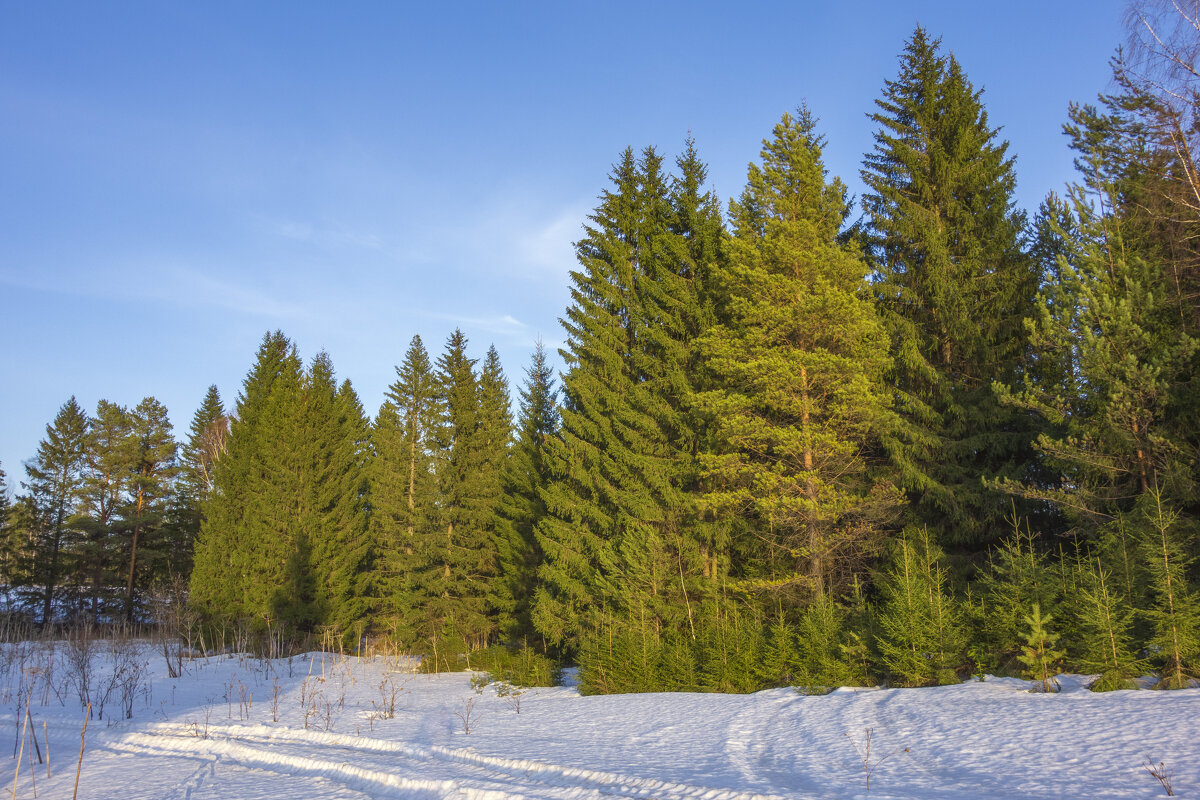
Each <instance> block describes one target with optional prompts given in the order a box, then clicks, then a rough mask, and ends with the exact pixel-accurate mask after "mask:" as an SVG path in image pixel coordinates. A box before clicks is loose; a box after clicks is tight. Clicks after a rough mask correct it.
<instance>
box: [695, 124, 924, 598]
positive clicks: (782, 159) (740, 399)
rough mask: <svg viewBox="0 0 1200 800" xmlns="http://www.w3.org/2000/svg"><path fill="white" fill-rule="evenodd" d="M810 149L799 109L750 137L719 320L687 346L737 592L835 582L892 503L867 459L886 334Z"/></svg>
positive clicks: (713, 498) (883, 389) (875, 536)
mask: <svg viewBox="0 0 1200 800" xmlns="http://www.w3.org/2000/svg"><path fill="white" fill-rule="evenodd" d="M823 147H824V140H823V138H822V137H821V136H820V135H818V134H817V132H816V122H815V120H814V119H813V117H812V115H811V114H810V113H809V111H808V110H807V109H806V108H801V109H800V110H799V111H798V113H797V115H796V116H792V115H790V114H785V115H784V117H783V119H782V120H781V121H780V122H779V124H777V125H776V126H775V129H774V133H773V136H772V138H771V139H769V140H766V141H764V143H763V149H762V163H761V165H758V164H754V165H751V167H750V169H749V176H748V180H747V186H746V189H745V191H744V192H743V194H742V197H741V198H740V200H739V201H738V202H736V203H733V204H732V205H731V215H732V218H733V223H734V237H733V241H732V242H731V244H730V264H729V267H728V273H727V276H726V278H725V279H726V280H727V281H728V285H727V286H726V289H725V290H726V294H727V296H728V298H729V299H728V301H727V302H728V308H727V316H728V320H727V321H725V322H724V323H723V324H719V325H717V326H715V327H714V328H713V329H712V330H711V331H710V332H709V334H708V335H706V336H705V337H704V338H703V339H702V340H701V342H700V348H701V352H702V354H703V355H704V357H705V362H706V367H707V370H708V371H709V375H710V380H711V385H712V386H713V387H714V388H712V389H710V390H709V391H706V392H703V393H701V394H700V395H699V396H698V398H697V401H698V403H699V405H700V406H701V407H702V408H703V409H704V410H705V411H706V412H707V413H708V416H709V417H710V418H711V420H712V425H713V428H714V430H715V436H716V440H717V443H718V448H719V449H718V450H717V452H716V454H714V455H709V456H706V457H704V460H703V463H704V465H705V468H706V472H707V475H708V478H709V481H710V483H711V486H712V488H711V490H710V491H709V492H708V494H707V495H706V497H705V502H706V503H707V505H708V506H709V507H710V508H711V509H713V510H714V511H715V512H716V513H718V514H723V515H730V514H733V515H737V514H746V515H747V516H748V517H749V518H750V522H749V524H750V526H751V528H752V530H753V535H754V538H755V540H756V541H758V542H760V545H759V549H758V552H757V553H756V554H755V557H756V560H757V565H758V566H757V574H753V573H752V574H751V575H750V576H749V577H750V578H752V579H753V582H752V583H750V584H747V586H751V587H754V588H757V589H759V590H760V591H761V590H768V591H770V592H772V593H774V594H776V595H777V596H778V594H779V593H781V592H782V593H783V596H784V597H786V598H787V601H788V602H789V603H793V604H794V603H798V602H799V603H803V602H806V601H807V600H808V599H810V598H813V597H816V596H819V595H820V594H821V593H822V592H823V591H824V589H825V587H826V586H827V585H828V584H830V583H831V582H833V583H840V582H841V581H844V580H847V579H848V578H849V569H848V567H850V566H853V565H855V564H856V563H858V562H860V561H861V559H862V558H863V557H864V556H866V555H869V554H870V553H871V552H872V550H873V548H874V547H875V546H876V543H877V542H878V540H879V538H880V536H881V532H882V525H883V524H885V523H886V522H888V521H890V520H891V519H894V517H895V514H896V510H897V508H898V507H899V505H900V503H901V497H900V494H899V491H898V490H897V489H896V488H895V487H894V486H892V485H891V484H890V483H889V482H887V480H886V479H885V478H884V476H882V475H881V474H880V472H879V469H878V467H879V466H880V458H879V455H880V453H881V450H882V446H883V442H884V440H885V439H887V438H890V437H893V436H894V435H895V431H896V428H897V420H896V417H895V414H894V413H893V412H892V409H891V398H890V392H889V389H888V386H887V384H886V383H885V380H884V377H885V375H886V374H887V371H888V369H889V368H890V359H889V356H888V346H889V343H888V337H887V334H886V332H885V330H884V327H883V325H882V323H881V321H880V319H879V317H878V316H877V314H876V312H875V309H874V307H873V305H872V302H871V299H870V297H869V295H868V293H867V283H866V273H867V269H866V264H865V262H864V261H863V259H862V257H861V255H860V253H859V252H857V250H855V249H854V248H853V247H847V246H845V245H843V244H842V242H841V241H839V233H840V228H841V225H842V224H843V222H844V221H845V219H846V215H847V213H848V210H849V207H848V204H847V201H846V189H845V186H844V185H843V184H842V183H841V181H840V180H836V179H835V180H833V181H828V180H827V178H826V170H825V166H824V163H823V161H822V156H821V154H822V149H823Z"/></svg>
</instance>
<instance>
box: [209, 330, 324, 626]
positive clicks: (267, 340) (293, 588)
mask: <svg viewBox="0 0 1200 800" xmlns="http://www.w3.org/2000/svg"><path fill="white" fill-rule="evenodd" d="M302 390H303V369H302V365H301V363H300V359H299V356H297V355H296V351H295V348H294V347H293V345H292V343H291V342H290V341H288V339H287V337H285V336H284V335H283V333H282V332H280V331H275V332H274V333H269V334H267V335H266V336H264V337H263V341H262V344H261V345H260V346H259V350H258V355H257V358H256V360H255V364H254V366H253V367H252V368H251V370H250V372H249V373H248V374H247V376H246V379H245V381H244V382H243V384H242V392H241V394H240V395H239V396H238V402H237V410H236V413H235V415H234V419H233V422H232V423H231V425H230V431H229V444H228V448H227V450H226V452H225V455H224V456H223V457H222V458H221V459H220V461H219V462H218V465H217V469H216V471H215V474H214V480H213V491H212V493H211V494H210V496H209V499H208V502H207V503H206V504H205V505H204V507H203V509H202V510H203V513H204V520H203V522H202V524H201V528H200V536H199V538H198V540H197V542H196V552H195V566H194V568H193V571H192V576H191V582H190V583H191V591H190V598H191V601H192V602H193V603H194V604H195V605H197V606H198V607H199V608H200V609H201V610H203V611H205V612H207V613H208V614H210V615H215V616H223V617H229V618H239V619H244V620H248V621H250V622H251V623H254V624H259V623H261V624H263V625H269V624H272V622H274V621H283V622H285V623H287V624H288V625H290V626H293V627H305V626H310V625H311V624H312V622H313V616H314V615H313V613H312V608H311V606H312V600H313V598H312V586H311V585H308V584H307V583H305V581H306V576H309V575H310V573H309V571H308V565H307V555H308V554H307V552H306V551H305V545H306V543H305V542H303V541H298V540H297V530H296V527H295V521H296V520H297V519H298V518H299V513H300V503H301V500H302V498H303V497H304V487H303V485H302V482H301V481H302V469H303V452H302V449H301V447H300V445H299V434H300V430H301V423H302V421H303V419H304V414H303V398H302Z"/></svg>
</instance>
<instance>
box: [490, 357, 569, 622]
mask: <svg viewBox="0 0 1200 800" xmlns="http://www.w3.org/2000/svg"><path fill="white" fill-rule="evenodd" d="M525 375H526V377H525V384H524V386H523V387H522V388H521V392H520V412H519V417H518V421H517V438H516V442H515V443H514V445H513V448H512V454H511V456H510V457H509V459H508V462H507V463H506V465H505V469H504V473H503V475H502V488H503V492H502V494H501V497H500V503H499V505H498V519H497V523H496V543H497V548H498V552H499V557H500V565H501V576H502V577H501V580H500V582H499V584H498V587H499V591H498V593H497V598H496V600H495V601H494V602H495V604H496V607H497V609H498V610H499V611H500V613H501V624H500V627H501V633H502V634H503V635H504V636H505V637H507V638H508V639H509V641H513V642H516V641H522V640H528V639H529V637H531V636H532V635H533V634H534V628H533V621H532V618H531V616H530V615H531V610H532V602H533V597H534V593H535V591H536V587H537V570H538V565H539V564H540V563H541V561H542V552H541V548H540V546H539V545H538V542H537V537H536V535H535V531H536V529H537V526H538V524H539V523H540V522H541V520H542V518H543V517H545V515H546V505H545V502H544V501H543V500H542V491H543V490H544V489H545V487H546V484H547V481H548V465H547V463H546V449H547V448H548V447H549V446H550V442H551V440H552V439H554V438H555V437H556V436H557V435H558V403H557V396H558V390H557V388H556V387H555V385H554V370H553V369H552V368H551V366H550V362H549V359H548V358H547V356H546V349H545V347H544V346H543V345H542V342H541V340H540V339H539V340H538V343H537V348H536V349H535V350H534V353H533V359H532V361H531V363H530V365H529V367H528V368H526V371H525Z"/></svg>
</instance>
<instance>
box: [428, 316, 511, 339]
mask: <svg viewBox="0 0 1200 800" xmlns="http://www.w3.org/2000/svg"><path fill="white" fill-rule="evenodd" d="M417 313H419V314H420V315H421V316H423V317H426V318H428V319H436V320H441V321H443V322H453V323H455V324H456V325H458V326H459V327H461V328H465V329H466V330H468V331H471V332H476V331H482V332H484V333H490V334H493V335H496V336H509V337H514V336H527V335H528V334H529V326H528V325H526V324H525V323H524V322H521V321H520V320H519V319H517V318H516V317H513V316H512V315H511V314H498V315H495V316H478V317H472V316H464V315H462V314H447V313H444V312H440V311H418V312H417Z"/></svg>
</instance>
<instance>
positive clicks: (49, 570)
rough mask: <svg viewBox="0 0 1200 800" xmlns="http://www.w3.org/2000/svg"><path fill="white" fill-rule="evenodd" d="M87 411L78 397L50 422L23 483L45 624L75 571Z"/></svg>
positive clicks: (35, 587)
mask: <svg viewBox="0 0 1200 800" xmlns="http://www.w3.org/2000/svg"><path fill="white" fill-rule="evenodd" d="M87 438H88V436H87V415H86V414H85V413H84V411H83V409H82V408H80V407H79V404H78V403H77V402H75V398H74V397H72V398H71V399H70V400H68V401H67V402H66V403H64V404H63V406H62V407H61V408H60V409H59V410H58V413H57V414H56V415H55V417H54V421H53V422H51V423H50V424H49V425H47V426H46V438H45V439H43V440H42V441H41V442H40V443H39V444H38V449H37V454H36V455H35V456H34V457H33V458H32V459H31V460H30V461H28V462H26V463H25V474H26V480H25V481H23V482H22V484H21V485H22V486H23V487H24V488H25V491H26V492H27V497H28V499H29V511H30V519H29V524H30V525H31V528H32V530H31V538H32V540H33V541H32V552H31V555H32V557H33V561H34V564H33V570H32V572H33V574H32V576H31V577H32V578H33V581H35V583H34V584H33V585H32V586H31V587H30V594H31V596H32V597H33V599H34V600H36V601H37V602H38V603H39V604H40V605H41V615H40V619H41V625H42V627H45V626H46V625H48V624H49V623H51V622H52V621H53V619H54V613H55V602H56V600H58V599H59V596H60V595H61V593H62V581H63V579H64V578H65V576H66V575H68V574H69V573H70V569H71V566H72V564H71V563H70V561H71V559H72V558H73V556H74V553H73V551H74V549H75V545H76V544H77V542H76V539H77V538H78V534H77V532H76V531H75V530H74V528H73V527H72V526H71V524H70V520H71V518H72V516H73V514H74V513H75V510H76V508H77V504H78V500H79V492H80V490H81V489H82V487H83V477H84V468H85V466H86V464H85V460H84V456H85V454H86V452H87Z"/></svg>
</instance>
